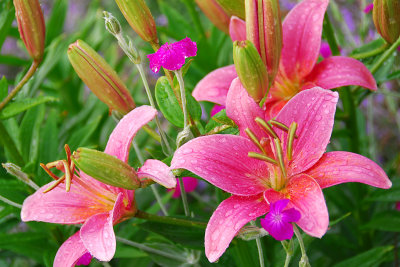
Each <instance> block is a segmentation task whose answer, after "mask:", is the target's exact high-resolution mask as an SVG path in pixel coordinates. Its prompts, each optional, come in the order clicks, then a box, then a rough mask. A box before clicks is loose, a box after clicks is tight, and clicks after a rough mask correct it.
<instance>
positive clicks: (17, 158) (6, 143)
mask: <svg viewBox="0 0 400 267" xmlns="http://www.w3.org/2000/svg"><path fill="white" fill-rule="evenodd" d="M0 143H2V145H3V147H4V150H5V152H6V156H8V157H7V158H8V159H9V160H10V161H11V162H13V163H16V164H17V165H20V166H23V165H25V161H24V159H23V158H22V155H21V153H20V151H19V150H18V147H17V145H16V144H15V142H14V140H13V138H12V137H11V136H10V134H9V131H7V129H6V128H5V127H4V125H3V122H2V121H1V120H0Z"/></svg>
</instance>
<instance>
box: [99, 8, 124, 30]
mask: <svg viewBox="0 0 400 267" xmlns="http://www.w3.org/2000/svg"><path fill="white" fill-rule="evenodd" d="M103 15H104V23H105V25H106V29H107V31H109V32H110V33H111V34H112V35H114V36H116V35H118V34H121V24H120V23H119V21H118V20H117V19H116V18H115V17H114V16H113V15H112V14H111V13H110V12H107V11H103Z"/></svg>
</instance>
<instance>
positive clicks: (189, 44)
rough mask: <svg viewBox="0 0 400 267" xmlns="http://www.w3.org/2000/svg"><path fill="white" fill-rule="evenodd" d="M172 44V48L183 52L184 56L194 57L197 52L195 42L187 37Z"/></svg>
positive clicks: (180, 52)
mask: <svg viewBox="0 0 400 267" xmlns="http://www.w3.org/2000/svg"><path fill="white" fill-rule="evenodd" d="M172 46H173V48H174V50H177V51H179V53H178V54H183V56H184V57H185V58H187V57H194V56H196V54H197V45H196V42H193V41H192V40H191V39H190V38H189V37H186V38H185V39H182V40H180V41H178V42H175V43H173V44H172Z"/></svg>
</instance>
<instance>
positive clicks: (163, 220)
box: [135, 210, 207, 229]
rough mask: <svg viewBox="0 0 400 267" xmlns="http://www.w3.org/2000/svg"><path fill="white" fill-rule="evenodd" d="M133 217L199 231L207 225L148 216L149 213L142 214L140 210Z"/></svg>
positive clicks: (152, 215)
mask: <svg viewBox="0 0 400 267" xmlns="http://www.w3.org/2000/svg"><path fill="white" fill-rule="evenodd" d="M135 217H136V218H140V219H144V220H147V221H152V222H159V223H165V224H172V225H178V226H191V227H196V228H201V229H205V228H206V227H207V224H206V223H204V222H196V221H191V220H186V219H178V218H173V217H166V216H158V215H154V214H150V213H147V212H144V211H141V210H138V211H137V213H136V214H135Z"/></svg>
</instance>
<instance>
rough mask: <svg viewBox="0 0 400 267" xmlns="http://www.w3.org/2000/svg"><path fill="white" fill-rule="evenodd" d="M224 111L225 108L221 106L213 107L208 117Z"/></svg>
mask: <svg viewBox="0 0 400 267" xmlns="http://www.w3.org/2000/svg"><path fill="white" fill-rule="evenodd" d="M223 109H225V106H221V105H215V106H214V107H213V108H212V110H211V112H210V116H211V117H212V116H214V115H215V114H217V113H218V112H220V111H221V110H223Z"/></svg>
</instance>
